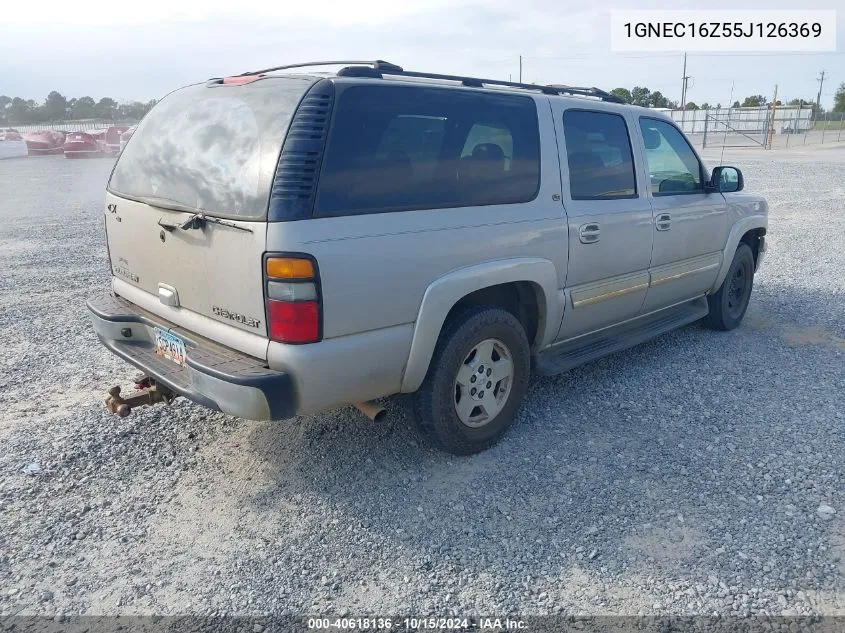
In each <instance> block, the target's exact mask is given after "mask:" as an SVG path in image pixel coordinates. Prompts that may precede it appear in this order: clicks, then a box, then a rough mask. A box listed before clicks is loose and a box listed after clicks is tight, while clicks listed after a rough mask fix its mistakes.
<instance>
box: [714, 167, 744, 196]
mask: <svg viewBox="0 0 845 633" xmlns="http://www.w3.org/2000/svg"><path fill="white" fill-rule="evenodd" d="M708 184H709V187H708V189H710V191H718V192H720V193H730V192H733V191H742V188H743V187H744V186H745V181H744V180H743V178H742V172H741V171H740V170H739V169H738V168H737V167H727V166H721V167H714V168H713V174H712V176H710V182H709V183H708Z"/></svg>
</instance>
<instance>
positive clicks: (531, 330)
mask: <svg viewBox="0 0 845 633" xmlns="http://www.w3.org/2000/svg"><path fill="white" fill-rule="evenodd" d="M538 290H539V288H537V287H536V285H535V284H533V283H532V282H530V281H515V282H511V283H505V284H497V285H495V286H488V287H487V288H481V289H480V290H476V291H475V292H471V293H470V294H468V295H466V296H465V297H463V298H462V299H461V300H460V301H458V302H457V303H456V304H455V305H453V306H452V309H451V310H449V314H447V315H446V323H448V322H449V321H450V319H452V318H454V316H455V315H456V314H458V313H460V312H463V311H464V310H465V309H466V308H469V307H472V306H487V305H494V306H499V307H501V308H504V309H505V310H507V311H508V312H510V313H511V314H512V315H514V316H515V317H516V318H517V319H518V320H519V322H520V323H521V324H522V327H523V328H524V329H525V335H526V336H527V337H528V341H529V342H530V343H531V345H532V347H533V346H534V344H535V343H536V340H537V334H538V331H539V325H540V314H541V313H540V301H539V300H538Z"/></svg>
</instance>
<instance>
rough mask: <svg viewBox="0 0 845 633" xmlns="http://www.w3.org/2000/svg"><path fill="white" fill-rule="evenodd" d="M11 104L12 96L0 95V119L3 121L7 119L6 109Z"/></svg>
mask: <svg viewBox="0 0 845 633" xmlns="http://www.w3.org/2000/svg"><path fill="white" fill-rule="evenodd" d="M10 105H12V98H11V97H7V96H6V95H0V121H2V122H3V123H5V122H6V121H7V120H8V116H9V115H8V113H7V110H8V108H9V106H10Z"/></svg>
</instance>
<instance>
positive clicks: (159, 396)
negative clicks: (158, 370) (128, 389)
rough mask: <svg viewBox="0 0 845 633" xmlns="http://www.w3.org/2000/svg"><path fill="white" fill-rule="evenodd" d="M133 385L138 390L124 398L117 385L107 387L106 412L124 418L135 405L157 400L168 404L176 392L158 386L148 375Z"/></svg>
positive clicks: (151, 402) (147, 403)
mask: <svg viewBox="0 0 845 633" xmlns="http://www.w3.org/2000/svg"><path fill="white" fill-rule="evenodd" d="M135 386H136V387H137V388H139V389H140V390H139V391H136V392H135V393H133V394H132V395H130V396H127V397H126V398H124V397H123V396H121V395H120V387H119V386H114V387H112V388H111V389H109V397H108V398H106V409H107V410H108V412H109V413H112V414H116V415H119V416H120V417H122V418H125V417H126V416H128V415H129V414H130V413H132V409H134V408H135V407H143V406H150V405H153V404H158V403H159V402H164V403H165V404H170V403H171V402H173V399H174V398H175V397H176V394H174V393H173V392H171V391H169V390H166V389H162V388H160V387H159V386H158V385H156V384H154V383H153V381H152V380H151V379H150V378H148V377H141V379H138V380H136V381H135Z"/></svg>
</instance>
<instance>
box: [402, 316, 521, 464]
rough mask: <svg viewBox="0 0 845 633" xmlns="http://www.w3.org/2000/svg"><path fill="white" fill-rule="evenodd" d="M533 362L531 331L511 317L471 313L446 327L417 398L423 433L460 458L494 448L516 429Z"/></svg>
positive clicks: (418, 418) (416, 405)
mask: <svg viewBox="0 0 845 633" xmlns="http://www.w3.org/2000/svg"><path fill="white" fill-rule="evenodd" d="M530 362H531V361H530V350H529V346H528V339H527V338H526V336H525V330H523V328H522V325H521V324H520V322H519V321H518V320H517V319H516V318H515V317H514V316H513V315H512V314H511V313H510V312H507V311H506V310H503V309H501V308H498V307H494V306H481V307H473V308H469V309H468V310H466V311H465V312H463V313H461V314H460V315H458V316H457V317H456V318H455V319H452V320H451V321H450V322H449V323H447V324H446V327H445V328H444V330H443V332H441V334H440V339H439V340H438V342H437V347H436V348H435V350H434V355H433V357H432V359H431V364H430V366H429V369H428V374H426V377H425V380H424V381H423V384H422V385H421V387H420V389H419V391H417V392H416V393H415V394H414V398H413V400H414V416H415V418H416V421H417V426H418V428H419V430H420V431H421V433H422V434H423V435H425V436H426V437H427V438H428V439H429V440H430V441H431V442H432V443H433V444H434V445H435V446H437V447H438V448H440V449H442V450H445V451H448V452H450V453H454V454H456V455H469V454H471V453H477V452H479V451H482V450H484V449H485V448H488V447H489V446H491V445H492V444H494V443H495V442H496V441H497V440H498V439H499V438H500V437H501V436H502V435H503V434H504V432H505V431H506V430H507V428H508V427H509V426H510V425H511V424H512V423H513V420H514V417H515V416H516V411H517V409H518V408H519V404H520V402H521V401H522V397H523V395H524V394H525V389H526V388H527V385H528V377H529V373H530Z"/></svg>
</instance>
